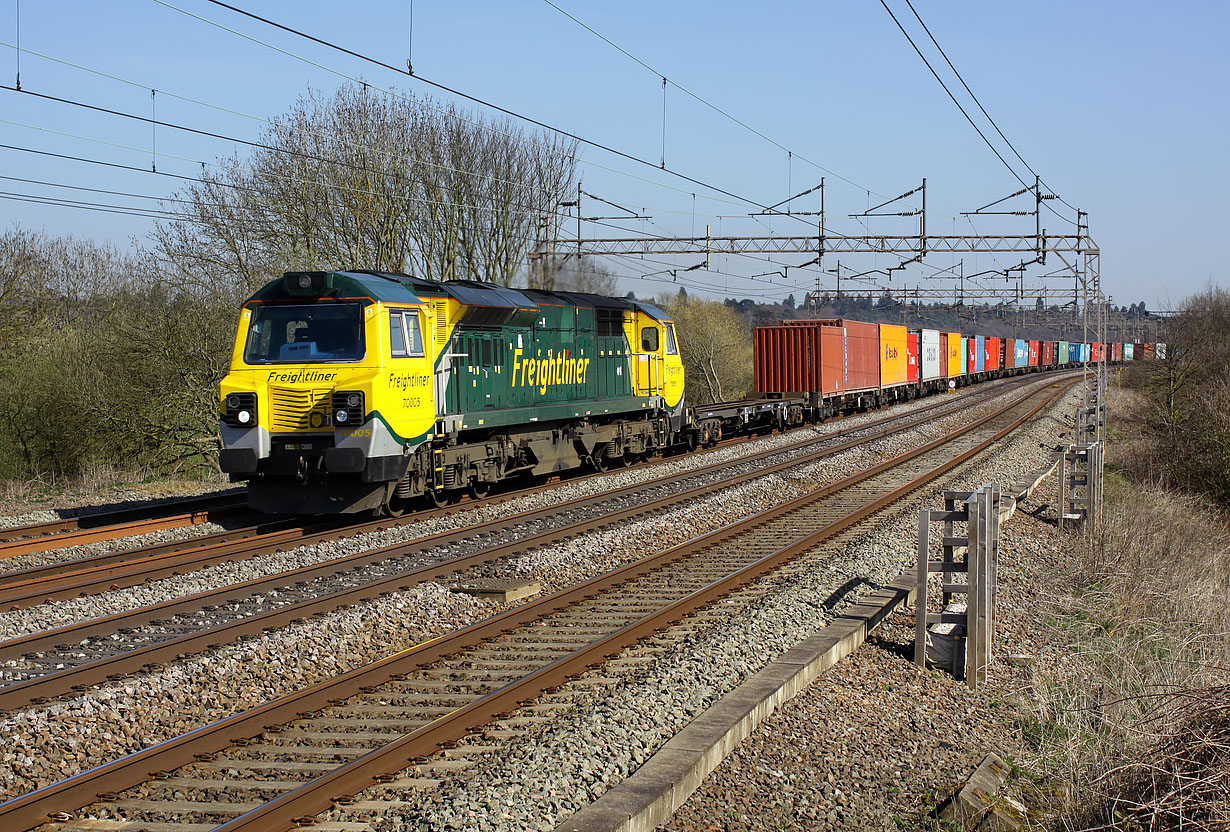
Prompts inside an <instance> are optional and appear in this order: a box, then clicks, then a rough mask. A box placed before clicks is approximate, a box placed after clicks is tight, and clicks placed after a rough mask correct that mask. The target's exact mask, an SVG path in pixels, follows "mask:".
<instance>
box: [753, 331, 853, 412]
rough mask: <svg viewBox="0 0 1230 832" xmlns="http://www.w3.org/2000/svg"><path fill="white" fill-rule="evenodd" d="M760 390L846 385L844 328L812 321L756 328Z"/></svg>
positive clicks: (831, 389) (829, 391)
mask: <svg viewBox="0 0 1230 832" xmlns="http://www.w3.org/2000/svg"><path fill="white" fill-rule="evenodd" d="M753 335H754V340H753V343H754V345H755V351H754V356H755V363H754V367H755V385H756V392H757V393H802V392H811V393H822V394H824V395H826V396H831V395H834V394H836V393H840V392H842V391H843V390H844V389H845V352H846V350H845V346H846V345H845V331H844V330H843V329H842V328H840V327H833V326H821V325H820V324H819V323H815V322H811V323H810V324H805V325H802V326H797V325H796V326H759V327H756V329H755V330H754V331H753Z"/></svg>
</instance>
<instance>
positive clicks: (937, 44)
mask: <svg viewBox="0 0 1230 832" xmlns="http://www.w3.org/2000/svg"><path fill="white" fill-rule="evenodd" d="M905 4H906V5H907V6H909V7H910V11H911V12H913V13H914V19H915V20H917V21H918V25H920V26H922V27H923V31H924V32H926V33H927V37H929V38H930V39H931V42H932V43H933V44H935V48H936V49H938V50H939V53H940V55H941V56H943V58H944V62H945V63H947V64H948V68H949V69H951V70H952V74H953V75H955V76H957V80H958V81H960V82H961V86H962V87H964V88H965V91H966V92H967V93H969V97H970V98H972V99H973V100H974V103H975V104H977V105H978V109H979V110H981V111H982V114H983V115H984V116H986V119H987V121H989V122H990V123H991V126H992V127H994V128H995V132H996V133H998V134H999V137H1000V138H1001V139H1003V140H1004V143H1005V144H1006V145H1008V148H1009V149H1010V150H1011V151H1012V152H1013V154H1015V155H1016V158H1018V159H1020V160H1021V164H1022V165H1024V166H1025V168H1026V170H1028V171H1029V172H1030V173H1032V174H1033V175H1034V176H1037V177H1038V181H1039V182H1041V183H1042V184H1043V185H1046V182H1045V181H1044V180H1043V179H1042V177H1041V176H1040V175H1039V174H1038V172H1037V171H1036V170H1034V169H1033V167H1032V166H1030V164H1029V162H1026V161H1025V157H1024V156H1022V155H1021V153H1020V151H1018V150H1017V149H1016V146H1015V145H1014V144H1013V143H1012V142H1011V141H1009V140H1008V137H1007V136H1005V135H1004V131H1003V130H1000V129H999V125H998V124H996V123H995V119H993V118H991V114H990V113H988V112H987V110H986V107H983V106H982V102H981V101H979V100H978V96H976V95H974V91H973V90H971V89H970V88H969V84H967V83H965V78H964V77H962V75H961V73H960V72H958V71H957V68H956V67H955V66H953V63H952V61H951V60H949V59H948V53H947V52H945V51H944V47H942V46H940V42H939V41H938V40H936V39H935V35H933V34H931V29H929V28H928V27H927V24H926V23H925V22H923V19H922V16H921V15H919V13H918V10H917V9H915V8H914V4H913V3H912V2H910V0H905ZM1046 188H1047V190H1048V191H1052V192H1053V191H1054V189H1053V188H1052V187H1051V186H1050V185H1046ZM1027 189H1028V186H1027ZM1056 199H1058V200H1059V201H1060V202H1062V203H1063V204H1064V205H1067V206H1068V207H1069V208H1071V209H1072V210H1073V211H1075V210H1077V209H1076V208H1075V207H1074V206H1072V205H1070V204H1069V203H1068V201H1067V200H1065V199H1064V198H1063V197H1061V196H1058V195H1056ZM1048 207H1049V206H1048ZM1051 211H1052V213H1054V214H1055V216H1057V217H1060V218H1061V219H1064V220H1067V221H1068V222H1072V220H1069V219H1068V218H1067V217H1064V216H1063V215H1062V214H1060V213H1059V212H1058V211H1056V210H1055V209H1054V208H1051Z"/></svg>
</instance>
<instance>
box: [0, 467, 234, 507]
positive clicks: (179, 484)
mask: <svg viewBox="0 0 1230 832" xmlns="http://www.w3.org/2000/svg"><path fill="white" fill-rule="evenodd" d="M225 485H226V480H225V479H224V478H223V477H221V476H218V475H214V476H202V477H199V478H194V477H167V476H165V475H161V474H158V473H156V472H155V471H154V470H153V469H151V468H148V467H145V468H120V467H114V466H108V465H99V464H90V465H87V466H86V468H85V469H84V470H83V471H81V472H80V473H79V474H76V475H74V476H71V477H55V476H52V475H50V474H46V475H39V476H35V477H30V478H28V479H21V480H17V479H10V480H0V514H21V513H23V512H26V511H35V510H38V509H46V508H56V507H69V506H74V505H90V504H95V503H99V502H103V503H105V502H110V501H111V500H113V499H121V498H122V499H142V498H144V497H146V496H149V497H162V496H168V495H171V494H178V493H181V492H184V493H191V492H194V491H199V490H200V489H201V488H202V487H209V486H213V487H222V486H225Z"/></svg>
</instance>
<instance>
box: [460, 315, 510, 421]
mask: <svg viewBox="0 0 1230 832" xmlns="http://www.w3.org/2000/svg"><path fill="white" fill-rule="evenodd" d="M457 343H458V346H459V347H460V348H461V349H460V350H458V352H460V353H461V355H459V356H458V357H457V358H456V362H457V363H456V364H455V365H454V372H456V373H457V377H458V378H459V380H460V382H461V383H460V385H459V387H460V390H461V406H462V408H463V410H464V411H465V412H470V413H472V412H474V411H476V410H491V409H494V408H497V407H501V406H502V400H503V397H502V396H501V395H500V394H499V385H497V384H496V383H495V382H494V380H493V379H492V375H493V372H494V365H495V346H496V345H495V341H494V339H493V338H492V335H491V333H488V332H467V333H465V334H464V335H462V337H460V338H458V339H457Z"/></svg>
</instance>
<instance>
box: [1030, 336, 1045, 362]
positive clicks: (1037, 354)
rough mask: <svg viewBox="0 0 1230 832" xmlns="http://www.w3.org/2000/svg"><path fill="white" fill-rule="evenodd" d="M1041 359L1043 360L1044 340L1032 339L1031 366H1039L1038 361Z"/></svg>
mask: <svg viewBox="0 0 1230 832" xmlns="http://www.w3.org/2000/svg"><path fill="white" fill-rule="evenodd" d="M1041 360H1042V342H1041V341H1030V342H1029V366H1031V367H1037V366H1038V362H1040V361H1041Z"/></svg>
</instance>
